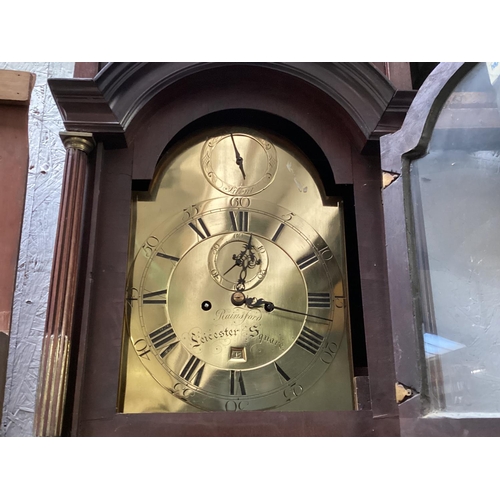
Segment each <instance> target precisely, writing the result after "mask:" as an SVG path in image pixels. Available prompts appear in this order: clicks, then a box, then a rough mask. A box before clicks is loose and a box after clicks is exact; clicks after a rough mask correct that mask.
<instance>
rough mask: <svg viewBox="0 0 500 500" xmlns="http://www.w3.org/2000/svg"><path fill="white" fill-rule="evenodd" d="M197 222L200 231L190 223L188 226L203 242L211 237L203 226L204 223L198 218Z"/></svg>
mask: <svg viewBox="0 0 500 500" xmlns="http://www.w3.org/2000/svg"><path fill="white" fill-rule="evenodd" d="M197 220H198V222H199V224H200V226H201V231H200V230H199V229H198V228H197V227H196V226H195V225H194V224H193V223H192V222H190V223H189V224H188V226H189V227H190V228H191V229H192V230H193V231H194V232H195V233H196V234H197V235H198V236H199V237H200V238H201V239H202V240H204V239H205V238H208V237H209V236H211V234H210V231H209V230H208V228H207V226H206V225H205V222H204V221H203V219H202V218H201V217H199V218H198V219H197Z"/></svg>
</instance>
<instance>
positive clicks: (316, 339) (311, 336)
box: [296, 326, 323, 354]
mask: <svg viewBox="0 0 500 500" xmlns="http://www.w3.org/2000/svg"><path fill="white" fill-rule="evenodd" d="M322 342H323V337H322V336H321V335H320V334H319V333H316V332H314V331H313V330H311V329H310V328H307V326H304V328H303V329H302V332H301V334H300V335H299V338H298V339H297V342H296V344H297V345H298V346H299V347H302V349H305V350H306V351H308V352H310V353H311V354H316V353H317V352H318V350H319V348H320V347H321V344H322Z"/></svg>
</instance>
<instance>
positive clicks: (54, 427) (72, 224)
mask: <svg viewBox="0 0 500 500" xmlns="http://www.w3.org/2000/svg"><path fill="white" fill-rule="evenodd" d="M61 139H62V141H63V143H64V146H65V148H66V160H65V164H64V177H63V185H62V193H61V206H60V209H59V220H58V227H57V235H56V242H55V247H54V261H53V265H52V276H51V282H50V292H49V300H48V304H47V318H46V322H45V333H44V338H43V345H42V358H41V363H40V377H39V381H38V394H37V405H36V411H35V434H36V435H37V436H60V434H61V426H62V417H63V410H64V403H65V399H66V382H67V376H68V360H69V352H70V347H71V342H72V339H71V335H72V326H73V317H74V309H75V297H76V287H77V275H78V265H79V258H80V240H81V235H82V228H83V216H84V206H83V205H84V196H85V184H86V180H87V177H88V168H89V167H88V155H89V153H90V152H91V151H92V150H93V148H94V146H95V142H94V139H93V137H92V134H90V133H85V132H62V133H61Z"/></svg>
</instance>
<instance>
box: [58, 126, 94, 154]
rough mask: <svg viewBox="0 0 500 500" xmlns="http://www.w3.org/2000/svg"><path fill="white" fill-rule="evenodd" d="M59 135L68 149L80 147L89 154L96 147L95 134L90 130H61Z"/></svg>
mask: <svg viewBox="0 0 500 500" xmlns="http://www.w3.org/2000/svg"><path fill="white" fill-rule="evenodd" d="M59 136H60V137H61V140H62V142H63V144H64V147H65V148H66V150H68V149H79V150H80V151H83V152H84V153H85V154H87V155H88V154H89V153H91V152H92V150H93V149H94V147H95V140H94V136H93V134H91V133H90V132H71V131H67V130H65V131H63V132H60V133H59Z"/></svg>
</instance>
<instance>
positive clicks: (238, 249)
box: [208, 233, 269, 292]
mask: <svg viewBox="0 0 500 500" xmlns="http://www.w3.org/2000/svg"><path fill="white" fill-rule="evenodd" d="M268 265H269V258H268V254H267V252H266V249H265V247H264V245H263V244H262V243H261V241H260V240H259V239H257V238H256V237H255V236H254V235H253V234H251V233H231V234H227V235H225V236H223V237H222V238H219V239H218V240H217V241H216V242H215V244H214V245H213V246H212V248H211V249H210V253H209V255H208V268H209V271H210V275H211V276H212V278H213V279H214V280H215V282H216V283H218V284H219V285H220V286H222V287H223V288H225V289H226V290H238V291H240V292H242V291H244V290H249V289H250V288H253V287H255V286H257V285H258V284H259V283H261V282H262V280H263V279H264V278H265V277H266V274H267V268H268Z"/></svg>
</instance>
